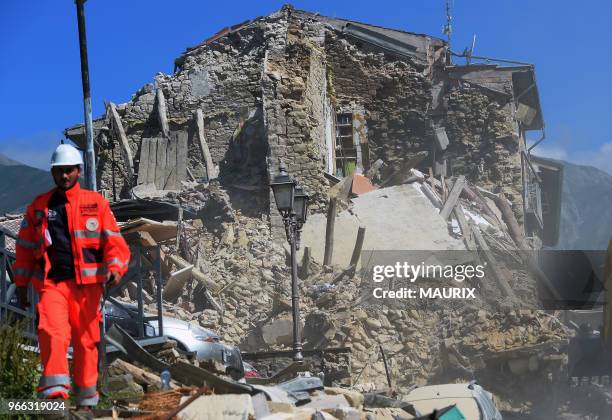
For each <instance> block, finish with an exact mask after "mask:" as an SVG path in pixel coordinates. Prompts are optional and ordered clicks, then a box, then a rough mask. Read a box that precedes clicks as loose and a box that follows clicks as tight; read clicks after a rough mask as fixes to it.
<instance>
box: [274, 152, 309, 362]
mask: <svg viewBox="0 0 612 420" xmlns="http://www.w3.org/2000/svg"><path fill="white" fill-rule="evenodd" d="M278 172H279V173H278V175H277V176H275V177H274V180H273V181H272V182H271V183H270V187H272V192H273V193H274V200H275V201H276V207H278V211H279V212H280V214H281V215H282V216H283V222H284V223H285V233H286V234H287V241H288V242H289V244H290V245H291V307H292V312H293V360H294V361H296V362H302V361H303V360H304V357H303V356H302V340H301V336H300V300H299V299H300V297H299V289H298V282H297V281H298V276H297V249H298V248H299V244H300V233H301V231H302V226H303V225H304V222H306V217H307V216H308V198H309V197H308V195H307V194H306V193H305V192H304V189H303V188H302V187H300V186H297V183H296V182H295V180H294V179H293V178H291V176H289V174H287V170H286V169H285V165H284V164H283V162H282V161H281V162H280V164H279V168H278Z"/></svg>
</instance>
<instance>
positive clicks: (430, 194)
mask: <svg viewBox="0 0 612 420" xmlns="http://www.w3.org/2000/svg"><path fill="white" fill-rule="evenodd" d="M421 191H422V192H423V194H425V196H426V197H427V198H429V201H431V204H433V206H434V207H435V208H438V209H441V208H442V200H440V197H439V196H438V194H437V193H436V192H435V191H434V190H433V189H432V188H431V187H430V186H429V185H427V184H425V183H423V184H421Z"/></svg>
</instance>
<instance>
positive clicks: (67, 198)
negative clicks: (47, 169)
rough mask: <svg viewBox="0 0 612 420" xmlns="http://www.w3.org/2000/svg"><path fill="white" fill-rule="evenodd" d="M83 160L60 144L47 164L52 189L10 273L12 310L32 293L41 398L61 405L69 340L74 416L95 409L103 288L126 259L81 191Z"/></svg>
mask: <svg viewBox="0 0 612 420" xmlns="http://www.w3.org/2000/svg"><path fill="white" fill-rule="evenodd" d="M82 164H83V159H82V156H81V153H80V152H79V151H78V150H77V149H76V148H74V147H73V146H70V145H67V144H61V145H60V146H59V147H58V148H57V149H56V150H55V152H54V153H53V156H52V158H51V173H52V175H53V180H54V181H55V185H56V186H57V187H56V188H54V189H52V190H51V191H49V192H46V193H44V194H41V195H39V196H38V197H36V198H35V199H34V201H33V202H32V204H30V206H28V209H27V211H26V214H25V216H24V219H23V222H22V225H21V229H20V231H19V236H18V239H17V244H16V260H15V264H14V265H13V273H14V279H15V284H16V286H17V294H18V298H19V301H20V303H21V304H22V305H23V306H28V304H29V303H28V301H27V287H28V284H29V283H32V285H33V286H34V289H35V290H36V291H37V292H38V293H39V296H40V299H39V303H38V305H37V310H38V315H39V324H38V341H39V347H40V355H41V361H42V365H43V374H42V377H41V379H40V383H39V386H38V388H37V389H38V393H39V397H41V398H64V399H66V398H68V391H69V390H70V388H71V385H70V375H69V371H68V360H67V352H68V347H69V345H70V342H71V340H72V347H73V362H74V363H73V366H74V372H73V376H74V385H75V390H74V396H75V400H76V404H77V406H79V408H90V407H91V406H94V405H96V404H97V402H98V393H97V390H96V382H97V379H98V350H97V345H98V342H99V341H100V328H99V322H100V320H101V313H100V298H101V296H102V290H103V285H104V284H105V283H108V284H110V285H111V286H112V285H116V284H118V283H119V281H120V279H121V277H122V276H123V275H124V274H125V272H126V271H127V267H128V263H129V259H130V251H129V248H128V246H127V244H126V242H125V240H124V239H123V237H122V236H121V233H120V231H119V228H118V226H117V223H116V221H115V218H114V216H113V214H112V212H111V210H110V206H109V203H108V201H106V199H104V197H102V196H101V195H100V194H98V193H97V192H94V191H89V190H85V189H81V187H80V185H79V182H78V178H79V175H80V173H81V165H82Z"/></svg>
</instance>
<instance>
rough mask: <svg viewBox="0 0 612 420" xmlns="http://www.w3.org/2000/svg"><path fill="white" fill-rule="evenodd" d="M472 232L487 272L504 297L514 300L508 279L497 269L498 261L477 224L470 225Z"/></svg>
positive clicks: (514, 296)
mask: <svg viewBox="0 0 612 420" xmlns="http://www.w3.org/2000/svg"><path fill="white" fill-rule="evenodd" d="M472 232H473V234H474V239H475V240H476V244H477V245H478V248H479V249H480V250H481V251H482V255H483V257H484V259H485V261H486V262H487V264H488V265H487V269H488V271H489V273H491V274H492V275H493V279H494V280H495V281H496V282H497V284H498V285H499V286H500V288H501V291H502V294H503V295H504V296H505V297H508V298H510V299H512V300H516V295H515V294H514V291H513V290H512V289H511V288H510V285H509V284H508V281H507V280H506V278H505V276H504V275H503V273H502V272H501V270H500V269H499V266H498V262H497V260H496V259H495V256H494V255H493V253H492V252H491V251H490V249H489V245H488V244H487V242H486V241H485V240H484V238H483V237H482V234H481V233H480V229H479V228H478V227H477V226H473V225H472Z"/></svg>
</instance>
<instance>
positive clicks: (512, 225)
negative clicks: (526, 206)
mask: <svg viewBox="0 0 612 420" xmlns="http://www.w3.org/2000/svg"><path fill="white" fill-rule="evenodd" d="M495 204H496V205H497V207H498V208H499V210H500V211H501V213H502V219H503V220H504V222H505V223H506V226H508V230H509V231H510V236H511V237H512V240H514V242H515V243H516V245H517V246H518V248H519V251H520V255H521V259H522V260H523V261H524V262H525V264H526V265H527V267H528V269H529V271H530V272H531V273H532V274H533V275H534V276H535V277H536V279H537V280H538V281H539V282H540V283H542V284H543V285H544V286H545V287H546V288H547V289H548V291H549V292H550V294H551V295H552V296H553V298H554V299H555V300H557V301H559V302H560V301H562V298H561V295H560V294H559V292H558V291H557V288H556V287H555V286H554V285H553V284H552V282H551V281H550V279H549V278H548V277H547V276H546V274H545V273H544V272H543V271H542V269H541V268H540V266H539V265H538V262H537V261H536V259H535V256H534V254H533V252H531V247H530V246H529V244H528V243H527V241H526V240H525V236H524V235H523V232H522V230H521V228H520V227H519V224H518V222H517V220H516V217H515V216H514V212H513V211H512V208H511V207H510V204H508V200H507V199H506V197H504V196H503V195H497V196H496V197H495Z"/></svg>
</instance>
